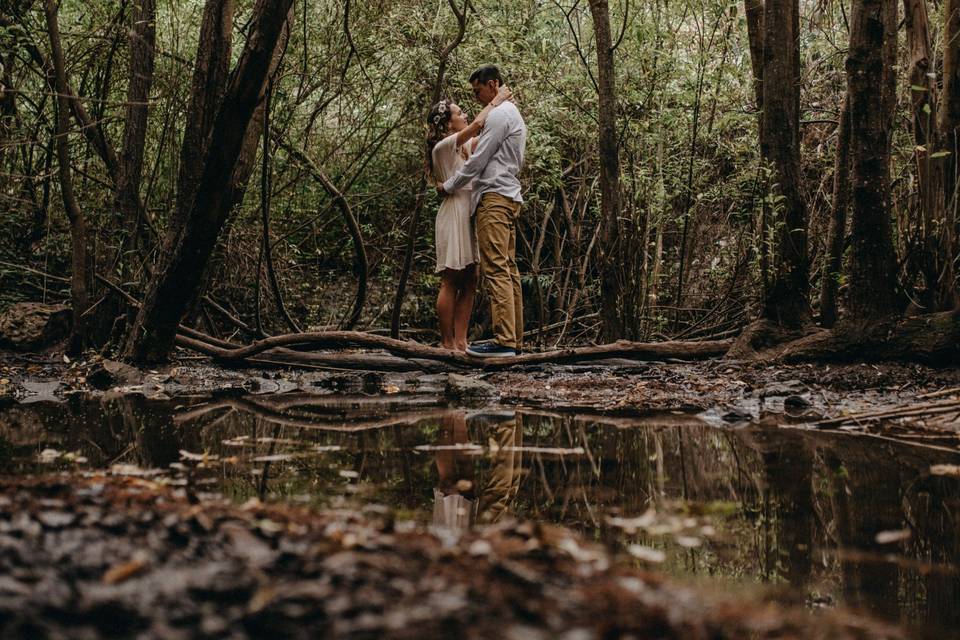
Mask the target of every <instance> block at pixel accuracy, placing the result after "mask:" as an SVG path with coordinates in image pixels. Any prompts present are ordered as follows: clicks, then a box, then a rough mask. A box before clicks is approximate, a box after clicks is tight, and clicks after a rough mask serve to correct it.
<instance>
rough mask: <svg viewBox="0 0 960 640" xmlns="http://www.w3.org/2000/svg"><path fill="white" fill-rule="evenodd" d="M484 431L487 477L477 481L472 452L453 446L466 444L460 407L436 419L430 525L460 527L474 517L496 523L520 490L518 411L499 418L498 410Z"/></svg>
mask: <svg viewBox="0 0 960 640" xmlns="http://www.w3.org/2000/svg"><path fill="white" fill-rule="evenodd" d="M497 415H498V422H496V423H495V424H494V425H493V426H492V427H491V429H490V431H489V436H490V461H491V463H492V465H491V466H492V469H491V470H490V472H489V474H488V477H486V478H485V479H483V480H482V481H481V482H480V483H479V484H480V486H479V487H478V481H477V473H476V463H475V456H473V455H471V451H470V450H469V449H465V448H464V449H458V448H455V447H456V446H457V445H464V444H467V443H469V442H470V434H469V433H468V430H467V414H466V412H465V411H452V412H450V414H448V415H446V416H444V417H443V418H442V419H441V422H440V437H439V438H438V440H437V445H439V446H440V447H442V448H441V449H440V450H438V451H437V455H436V462H437V475H438V478H439V481H438V483H437V485H438V486H437V487H436V488H435V489H434V490H433V497H434V505H433V524H434V525H435V526H440V527H447V528H450V529H454V530H464V529H467V528H469V527H470V525H472V524H473V523H474V522H476V521H477V520H478V519H479V520H481V521H483V522H497V521H498V520H500V519H501V518H502V517H503V515H504V514H505V513H507V512H508V510H509V507H510V504H511V503H512V502H513V500H514V499H515V498H516V496H517V491H518V490H519V488H520V477H521V472H522V455H523V454H522V452H521V451H520V447H521V445H522V444H523V429H522V426H521V419H520V416H519V414H512V413H511V415H510V417H509V418H506V419H504V416H505V414H497Z"/></svg>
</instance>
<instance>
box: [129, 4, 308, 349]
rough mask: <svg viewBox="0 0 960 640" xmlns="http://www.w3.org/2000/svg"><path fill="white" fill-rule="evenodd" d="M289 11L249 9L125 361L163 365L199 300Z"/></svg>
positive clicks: (263, 6) (271, 6) (285, 7)
mask: <svg viewBox="0 0 960 640" xmlns="http://www.w3.org/2000/svg"><path fill="white" fill-rule="evenodd" d="M291 4H292V0H278V1H268V0H258V2H257V4H256V6H255V7H254V10H253V16H252V19H251V28H250V35H249V37H248V38H247V43H246V46H245V47H244V51H243V54H242V55H241V56H240V60H239V61H238V62H237V67H236V69H235V70H234V72H233V74H232V75H231V78H230V81H229V83H228V84H227V87H226V89H225V91H224V95H223V99H222V100H221V101H220V108H219V109H218V110H217V116H216V119H215V120H214V122H213V127H212V129H211V134H210V142H209V145H208V148H207V151H206V153H205V154H203V158H204V161H203V163H202V170H201V171H200V174H199V175H200V179H199V182H198V183H197V189H196V195H195V196H194V197H193V198H192V204H191V205H190V212H189V215H188V216H187V218H186V220H184V221H183V224H181V225H176V226H172V227H171V229H170V231H169V233H168V238H167V242H166V245H165V250H164V254H163V256H162V258H161V264H160V268H159V269H158V270H157V273H156V275H155V276H154V278H153V279H152V280H151V282H150V284H149V286H148V288H147V295H146V297H145V299H144V303H143V306H142V307H141V308H140V311H139V313H138V315H137V319H136V322H135V324H134V327H133V329H132V330H131V333H130V335H129V336H128V341H127V345H126V348H125V355H126V357H128V358H131V359H133V360H136V361H141V362H155V361H163V360H166V359H167V357H168V356H169V353H170V350H171V349H172V348H173V344H174V339H175V337H176V332H177V325H178V324H179V322H180V319H181V318H182V317H183V315H184V313H185V311H186V310H187V309H188V308H189V305H190V304H191V302H192V301H193V300H194V298H195V297H196V296H197V294H198V292H199V289H200V284H201V282H202V277H203V273H204V270H205V268H206V266H207V262H208V260H209V258H210V255H211V253H212V252H213V249H214V247H215V246H216V242H217V239H218V238H219V236H220V231H221V230H222V229H223V226H224V224H225V223H226V221H227V217H228V215H229V213H230V209H231V208H232V205H233V201H232V198H231V194H232V191H231V189H230V187H231V185H232V178H233V176H234V172H235V170H236V167H237V162H238V159H239V157H240V154H241V151H242V148H243V145H244V141H245V139H246V134H247V129H248V126H249V125H250V121H251V118H252V116H253V115H254V111H255V110H256V109H257V106H258V104H259V103H260V100H261V97H262V95H263V89H264V83H265V82H266V80H267V76H268V74H269V70H270V67H271V65H272V63H273V60H274V54H275V50H276V45H277V43H278V41H279V40H280V38H281V33H282V32H283V31H284V29H285V28H286V26H285V25H286V22H287V14H288V12H289V10H290V6H291Z"/></svg>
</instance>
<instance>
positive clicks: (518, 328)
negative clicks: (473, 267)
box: [437, 65, 527, 358]
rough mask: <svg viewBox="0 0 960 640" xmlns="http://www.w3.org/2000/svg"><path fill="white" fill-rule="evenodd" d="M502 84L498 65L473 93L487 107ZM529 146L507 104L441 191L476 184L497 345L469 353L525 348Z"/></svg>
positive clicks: (482, 73)
mask: <svg viewBox="0 0 960 640" xmlns="http://www.w3.org/2000/svg"><path fill="white" fill-rule="evenodd" d="M501 83H502V79H501V77H500V71H499V70H498V69H497V68H496V67H495V66H493V65H485V66H482V67H480V68H479V69H477V70H476V71H474V72H473V73H472V74H470V84H471V85H472V86H473V95H474V96H476V98H477V100H478V101H479V102H480V103H481V104H482V105H484V106H486V105H487V104H488V103H489V102H490V101H491V100H493V98H494V97H495V96H496V95H497V91H498V90H499V88H500V85H501ZM526 144H527V127H526V125H525V124H524V122H523V118H522V117H521V116H520V111H518V110H517V107H516V105H514V104H513V103H512V102H509V101H508V102H504V103H503V104H501V105H500V106H499V107H496V108H495V109H494V110H493V111H491V112H490V115H489V116H487V122H486V124H485V125H484V128H483V132H482V133H481V134H480V138H479V140H478V142H477V148H476V149H475V150H474V152H473V155H471V156H470V159H469V160H467V162H466V163H465V164H464V165H463V167H462V168H461V169H460V171H458V172H457V173H456V174H455V175H454V176H452V177H451V178H450V179H448V180H447V181H446V182H444V183H443V185H441V186H439V187H438V188H437V191H438V192H439V194H440V196H441V197H443V196H446V195H449V194H452V193H455V192H456V191H457V190H459V189H462V188H463V187H465V186H467V185H468V184H470V182H471V180H474V179H475V180H476V182H474V185H473V198H474V203H475V207H476V215H477V244H478V245H479V247H480V272H481V274H482V276H483V281H484V282H485V283H486V288H487V295H488V296H489V298H490V310H491V316H492V318H493V336H494V341H493V342H490V343H485V344H478V343H475V344H471V345H470V346H469V347H467V353H469V354H470V355H473V356H479V357H481V358H492V357H504V356H515V355H517V353H518V352H519V351H520V349H521V348H522V346H523V344H522V343H523V297H522V295H521V291H520V272H519V271H518V270H517V220H518V218H519V216H520V203H522V202H523V198H521V197H520V179H519V175H520V168H521V167H522V166H523V154H524V151H525V149H526Z"/></svg>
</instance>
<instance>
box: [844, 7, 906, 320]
mask: <svg viewBox="0 0 960 640" xmlns="http://www.w3.org/2000/svg"><path fill="white" fill-rule="evenodd" d="M891 3H894V4H895V0H854V1H853V7H852V11H851V22H850V48H849V53H848V55H847V60H846V68H847V91H848V96H849V100H850V173H851V198H852V219H853V220H852V224H851V232H852V233H851V236H852V238H851V247H850V266H849V274H850V297H849V309H848V312H849V319H850V320H851V322H855V323H856V322H859V323H869V322H871V321H872V320H875V319H881V318H889V317H891V316H893V315H896V314H897V313H898V308H897V295H896V286H897V266H896V257H895V255H894V249H893V235H892V228H891V224H890V211H889V193H890V189H889V184H890V135H889V133H890V132H889V123H890V118H889V116H888V114H887V113H885V112H884V108H885V106H886V102H887V101H886V100H885V99H884V97H883V91H882V88H883V83H884V75H885V74H884V69H883V67H884V58H885V55H884V47H885V44H886V43H885V40H886V39H887V37H888V35H887V32H885V29H884V23H885V21H886V19H887V16H888V14H889V13H890V12H889V10H888V9H889V4H891Z"/></svg>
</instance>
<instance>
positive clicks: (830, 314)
mask: <svg viewBox="0 0 960 640" xmlns="http://www.w3.org/2000/svg"><path fill="white" fill-rule="evenodd" d="M849 208H850V98H849V96H847V95H844V97H843V106H842V107H840V124H839V126H838V128H837V155H836V158H835V159H834V164H833V211H832V212H831V213H832V215H831V216H830V229H829V231H828V232H827V252H826V255H825V256H824V260H823V272H822V274H821V276H820V324H821V325H823V326H824V327H828V328H829V327H832V326H833V325H834V324H836V322H837V312H838V308H837V307H838V305H837V293H838V290H839V288H840V273H841V271H842V269H843V250H844V247H845V245H846V239H847V209H849Z"/></svg>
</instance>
